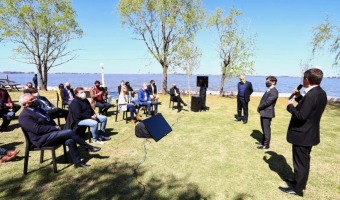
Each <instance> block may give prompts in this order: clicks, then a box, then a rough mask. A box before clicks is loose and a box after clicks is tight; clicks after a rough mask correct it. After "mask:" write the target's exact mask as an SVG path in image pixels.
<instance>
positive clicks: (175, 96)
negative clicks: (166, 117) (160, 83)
mask: <svg viewBox="0 0 340 200" xmlns="http://www.w3.org/2000/svg"><path fill="white" fill-rule="evenodd" d="M170 96H171V101H175V102H177V109H178V112H180V111H181V103H182V104H183V105H184V106H187V104H186V103H185V102H184V101H183V100H182V98H181V93H180V92H179V89H178V88H177V86H176V83H173V84H172V88H171V89H170Z"/></svg>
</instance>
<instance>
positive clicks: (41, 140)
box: [19, 93, 100, 168]
mask: <svg viewBox="0 0 340 200" xmlns="http://www.w3.org/2000/svg"><path fill="white" fill-rule="evenodd" d="M19 102H20V104H21V105H22V106H24V109H23V111H22V112H21V113H20V116H19V124H20V126H21V127H22V128H23V129H24V130H25V131H27V133H28V137H29V139H30V141H31V142H32V143H33V144H34V145H35V146H36V147H39V148H40V147H44V146H53V145H59V144H63V143H65V144H66V145H67V146H68V148H69V151H70V155H71V158H72V161H73V163H74V167H75V168H77V167H89V166H90V165H87V164H84V163H82V162H81V161H80V154H79V151H78V148H77V144H79V145H80V146H82V147H84V148H85V149H86V150H88V151H90V152H97V151H99V150H100V148H99V147H94V146H91V145H89V144H87V143H86V142H85V141H84V140H83V139H82V138H81V137H80V136H79V135H77V134H75V133H74V132H73V131H72V130H71V129H66V130H61V128H60V127H59V126H57V125H56V123H55V122H54V121H53V120H52V119H51V118H50V117H49V116H48V115H47V114H46V112H45V111H44V110H43V109H40V108H39V107H38V105H39V103H38V101H37V99H36V98H35V97H34V96H33V95H31V94H28V93H26V94H23V95H22V96H21V97H20V99H19Z"/></svg>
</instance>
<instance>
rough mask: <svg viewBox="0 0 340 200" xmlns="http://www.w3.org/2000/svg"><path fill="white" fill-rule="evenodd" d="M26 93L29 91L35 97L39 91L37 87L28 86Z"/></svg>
mask: <svg viewBox="0 0 340 200" xmlns="http://www.w3.org/2000/svg"><path fill="white" fill-rule="evenodd" d="M26 93H29V94H31V95H33V96H35V97H38V96H39V92H38V90H37V88H29V89H27V90H26Z"/></svg>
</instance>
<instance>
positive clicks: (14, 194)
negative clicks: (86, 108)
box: [0, 91, 340, 200]
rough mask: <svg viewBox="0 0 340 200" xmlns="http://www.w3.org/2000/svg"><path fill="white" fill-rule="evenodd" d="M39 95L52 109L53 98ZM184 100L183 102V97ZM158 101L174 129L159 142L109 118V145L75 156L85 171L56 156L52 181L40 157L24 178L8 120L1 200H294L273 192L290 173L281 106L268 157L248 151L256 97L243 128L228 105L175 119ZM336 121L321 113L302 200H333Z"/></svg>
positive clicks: (336, 193) (19, 139) (335, 115)
mask: <svg viewBox="0 0 340 200" xmlns="http://www.w3.org/2000/svg"><path fill="white" fill-rule="evenodd" d="M20 94H22V92H21V91H20V92H11V96H12V99H15V100H18V97H19V95H20ZM40 94H41V95H43V96H46V97H48V98H49V99H51V100H52V99H53V101H52V102H54V103H56V97H55V92H52V91H50V92H43V91H41V92H40ZM183 99H184V101H186V102H188V101H189V99H188V97H187V96H184V97H183ZM160 100H161V102H162V105H160V106H159V112H160V113H162V114H163V116H164V117H165V119H166V120H167V121H168V123H169V124H170V125H171V126H172V128H173V131H172V132H171V133H169V134H168V135H167V136H165V137H164V138H163V139H161V140H160V141H158V142H155V141H154V140H152V139H148V140H145V139H140V138H136V137H135V134H134V126H133V125H132V124H130V123H129V124H126V123H125V121H123V120H122V115H121V114H119V116H118V119H119V121H118V122H115V121H114V116H112V115H111V116H109V118H108V124H107V131H106V134H107V135H110V136H111V138H112V139H111V140H110V141H107V142H106V143H105V144H104V145H101V146H100V147H102V150H101V151H99V152H98V153H93V154H88V153H86V152H84V151H81V155H82V157H83V158H84V159H85V161H87V163H88V164H90V165H91V167H90V168H87V169H74V167H73V165H72V164H70V163H64V159H63V156H62V155H63V153H62V148H60V149H58V152H57V156H58V170H59V172H58V173H56V174H54V173H53V169H52V165H51V154H50V153H49V152H46V153H45V159H47V160H46V161H45V162H44V163H42V164H40V163H39V152H32V153H31V157H30V160H29V163H28V164H29V165H28V170H29V174H28V175H26V176H25V175H23V163H24V151H25V150H24V148H25V140H24V136H23V134H22V132H21V129H20V127H19V125H18V120H13V121H12V122H11V124H10V126H9V129H10V131H8V132H3V133H0V138H1V140H0V145H1V146H2V147H5V148H8V149H14V148H15V149H20V150H21V152H20V154H19V157H18V159H17V160H16V161H13V162H8V163H2V164H0V171H1V179H0V188H1V189H0V199H270V200H275V199H278V200H282V199H300V197H296V196H292V195H288V194H285V193H283V192H281V191H280V190H279V189H278V186H286V183H285V182H284V181H283V180H282V177H291V176H292V173H293V172H292V152H291V149H292V147H291V144H289V143H287V141H286V132H287V127H288V123H289V120H290V114H289V113H288V112H287V111H286V104H287V99H286V98H279V100H278V102H277V104H276V116H277V117H276V118H274V119H273V121H272V126H271V127H272V141H271V148H270V149H267V150H258V149H257V148H256V146H257V145H256V144H255V142H256V141H257V140H259V139H260V138H261V137H262V133H261V126H260V117H259V114H258V113H257V112H256V108H257V105H258V104H259V101H260V97H252V98H251V101H250V104H249V122H248V124H246V125H244V124H242V123H241V122H237V121H235V120H234V114H235V113H236V99H235V98H228V97H216V96H207V106H209V107H210V110H209V111H207V112H191V111H190V109H189V108H186V107H185V109H186V110H183V111H182V112H180V113H177V110H171V109H170V108H168V105H169V96H161V98H160ZM113 109H115V108H113ZM19 112H20V111H19ZM338 120H340V106H334V105H327V107H326V110H325V112H324V114H323V117H322V121H321V143H320V144H319V145H318V146H316V147H314V148H313V149H312V154H311V155H312V160H311V170H310V175H309V181H308V184H307V190H306V191H305V199H318V200H319V199H340V181H339V180H340V173H339V171H340V154H339V144H340V139H339V133H340V123H339V121H338ZM61 121H62V123H64V120H61ZM145 153H146V156H145ZM144 159H145V160H144ZM69 160H70V157H69Z"/></svg>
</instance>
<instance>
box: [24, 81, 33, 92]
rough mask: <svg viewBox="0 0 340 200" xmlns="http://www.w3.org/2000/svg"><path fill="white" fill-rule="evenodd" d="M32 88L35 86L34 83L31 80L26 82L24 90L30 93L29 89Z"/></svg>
mask: <svg viewBox="0 0 340 200" xmlns="http://www.w3.org/2000/svg"><path fill="white" fill-rule="evenodd" d="M31 88H33V85H32V83H31V82H27V83H26V87H25V89H24V91H23V92H24V93H29V92H28V90H29V89H31Z"/></svg>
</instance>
